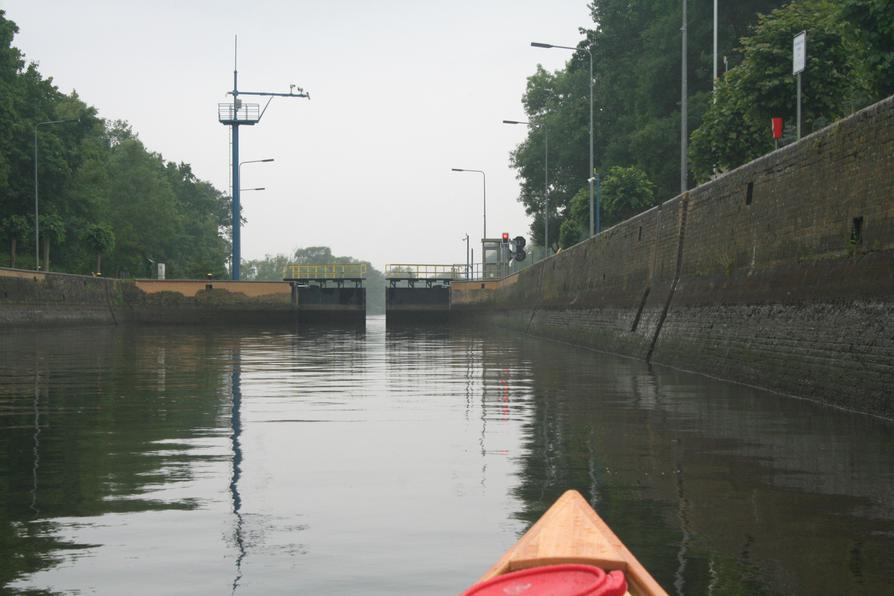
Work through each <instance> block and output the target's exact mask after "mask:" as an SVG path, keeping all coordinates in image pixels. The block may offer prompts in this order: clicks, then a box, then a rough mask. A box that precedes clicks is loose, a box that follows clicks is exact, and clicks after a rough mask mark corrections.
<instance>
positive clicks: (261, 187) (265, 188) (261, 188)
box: [239, 186, 267, 192]
mask: <svg viewBox="0 0 894 596" xmlns="http://www.w3.org/2000/svg"><path fill="white" fill-rule="evenodd" d="M250 190H267V187H265V186H259V187H258V188H240V189H239V192H248V191H250Z"/></svg>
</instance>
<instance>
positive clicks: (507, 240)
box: [502, 232, 509, 243]
mask: <svg viewBox="0 0 894 596" xmlns="http://www.w3.org/2000/svg"><path fill="white" fill-rule="evenodd" d="M502 236H503V242H504V243H506V242H509V232H503V234H502Z"/></svg>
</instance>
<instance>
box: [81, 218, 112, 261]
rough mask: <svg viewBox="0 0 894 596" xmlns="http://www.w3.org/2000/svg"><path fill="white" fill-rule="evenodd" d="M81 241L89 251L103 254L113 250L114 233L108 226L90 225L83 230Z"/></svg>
mask: <svg viewBox="0 0 894 596" xmlns="http://www.w3.org/2000/svg"><path fill="white" fill-rule="evenodd" d="M83 239H84V241H85V242H86V243H87V246H89V247H90V250H91V251H93V252H95V253H99V254H105V253H107V252H109V251H110V250H112V249H113V248H115V232H113V231H112V227H111V226H109V225H108V224H91V225H89V226H87V228H86V229H85V230H84V234H83Z"/></svg>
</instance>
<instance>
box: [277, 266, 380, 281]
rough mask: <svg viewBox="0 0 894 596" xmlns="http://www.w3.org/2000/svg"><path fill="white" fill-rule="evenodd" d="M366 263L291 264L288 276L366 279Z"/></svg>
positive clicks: (292, 277) (296, 277)
mask: <svg viewBox="0 0 894 596" xmlns="http://www.w3.org/2000/svg"><path fill="white" fill-rule="evenodd" d="M366 271H367V265H366V264H365V263H326V264H323V265H289V266H288V267H286V273H287V274H288V275H287V276H286V277H288V278H291V279H364V278H366Z"/></svg>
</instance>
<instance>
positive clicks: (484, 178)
mask: <svg viewBox="0 0 894 596" xmlns="http://www.w3.org/2000/svg"><path fill="white" fill-rule="evenodd" d="M450 169H451V171H454V172H477V173H479V174H481V183H482V188H483V191H484V194H483V196H484V209H483V213H484V229H483V231H482V236H481V274H482V275H484V263H485V261H486V259H485V254H484V239H485V238H487V174H485V173H484V170H467V169H465V168H450Z"/></svg>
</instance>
